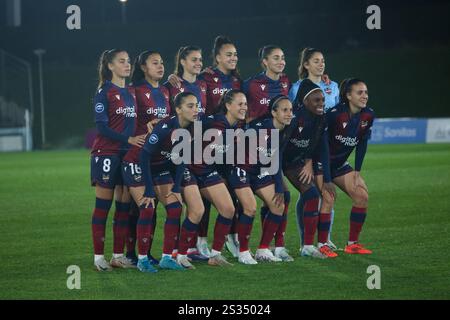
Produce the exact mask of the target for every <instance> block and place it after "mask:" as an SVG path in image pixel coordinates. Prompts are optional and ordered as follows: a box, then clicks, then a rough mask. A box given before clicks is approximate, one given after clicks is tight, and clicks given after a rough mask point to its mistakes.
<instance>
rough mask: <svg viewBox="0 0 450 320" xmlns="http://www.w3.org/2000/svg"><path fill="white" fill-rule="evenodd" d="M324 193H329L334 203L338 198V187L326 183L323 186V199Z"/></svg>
mask: <svg viewBox="0 0 450 320" xmlns="http://www.w3.org/2000/svg"><path fill="white" fill-rule="evenodd" d="M324 193H327V195H328V196H330V197H331V200H332V201H335V200H336V198H337V193H336V187H335V186H334V183H332V182H324V183H323V186H322V197H323V198H325V197H326V196H327V195H325V196H324Z"/></svg>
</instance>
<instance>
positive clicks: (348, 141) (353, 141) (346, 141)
mask: <svg viewBox="0 0 450 320" xmlns="http://www.w3.org/2000/svg"><path fill="white" fill-rule="evenodd" d="M334 138H335V139H336V140H337V141H339V142H340V143H342V144H343V145H345V146H347V147H354V146H356V145H357V144H358V142H359V140H358V139H357V138H356V137H344V136H342V135H337V136H335V137H334Z"/></svg>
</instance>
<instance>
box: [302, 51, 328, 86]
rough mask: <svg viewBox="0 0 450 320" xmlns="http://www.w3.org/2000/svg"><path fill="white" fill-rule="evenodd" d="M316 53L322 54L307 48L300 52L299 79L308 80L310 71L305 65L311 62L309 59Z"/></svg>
mask: <svg viewBox="0 0 450 320" xmlns="http://www.w3.org/2000/svg"><path fill="white" fill-rule="evenodd" d="M315 53H322V52H321V51H319V50H317V49H315V48H305V49H303V50H302V51H301V52H300V58H299V62H298V65H299V66H300V67H299V70H298V77H299V78H300V79H306V78H308V69H306V68H305V63H307V62H309V59H311V57H312V56H313V55H314V54H315Z"/></svg>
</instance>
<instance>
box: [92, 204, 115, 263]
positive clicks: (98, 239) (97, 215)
mask: <svg viewBox="0 0 450 320" xmlns="http://www.w3.org/2000/svg"><path fill="white" fill-rule="evenodd" d="M111 204H112V200H104V199H99V198H96V199H95V208H94V212H93V214H92V227H91V229H92V241H93V243H94V254H98V255H100V254H103V252H104V248H105V230H106V219H107V218H108V212H109V209H110V208H111Z"/></svg>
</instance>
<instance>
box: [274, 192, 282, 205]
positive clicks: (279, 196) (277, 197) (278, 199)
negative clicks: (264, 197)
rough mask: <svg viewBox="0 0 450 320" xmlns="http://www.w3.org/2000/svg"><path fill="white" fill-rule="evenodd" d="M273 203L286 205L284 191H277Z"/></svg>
mask: <svg viewBox="0 0 450 320" xmlns="http://www.w3.org/2000/svg"><path fill="white" fill-rule="evenodd" d="M272 201H273V203H274V204H275V205H276V206H277V207H281V206H283V205H284V193H275V195H274V196H273V198H272Z"/></svg>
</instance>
